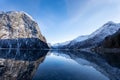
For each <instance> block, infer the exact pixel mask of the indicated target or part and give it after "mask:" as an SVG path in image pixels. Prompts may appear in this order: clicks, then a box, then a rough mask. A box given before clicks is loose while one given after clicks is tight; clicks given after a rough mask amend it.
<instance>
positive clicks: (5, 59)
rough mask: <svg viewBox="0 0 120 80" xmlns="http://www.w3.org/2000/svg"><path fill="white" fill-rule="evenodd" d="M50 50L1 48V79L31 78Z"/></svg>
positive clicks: (18, 79)
mask: <svg viewBox="0 0 120 80" xmlns="http://www.w3.org/2000/svg"><path fill="white" fill-rule="evenodd" d="M47 52H48V51H44V50H19V49H1V50H0V80H31V79H32V77H33V75H34V73H35V72H36V69H37V68H38V66H39V64H40V63H42V62H43V60H44V58H45V55H46V54H47Z"/></svg>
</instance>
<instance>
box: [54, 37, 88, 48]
mask: <svg viewBox="0 0 120 80" xmlns="http://www.w3.org/2000/svg"><path fill="white" fill-rule="evenodd" d="M87 38H88V36H87V35H86V36H79V37H77V38H75V39H73V40H70V41H66V42H63V43H57V44H54V45H52V48H54V49H56V48H60V47H62V46H65V45H68V44H70V45H72V44H74V43H76V42H80V41H83V40H85V39H87Z"/></svg>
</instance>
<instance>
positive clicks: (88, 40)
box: [58, 21, 120, 49]
mask: <svg viewBox="0 0 120 80" xmlns="http://www.w3.org/2000/svg"><path fill="white" fill-rule="evenodd" d="M119 28H120V23H114V22H112V21H109V22H108V23H106V24H104V25H103V26H102V27H101V28H99V29H97V30H96V31H95V32H93V33H91V34H90V35H87V36H80V37H78V38H76V39H74V40H71V41H70V42H69V43H68V44H67V45H63V46H59V45H58V48H59V47H60V48H63V49H65V48H68V49H69V48H70V49H79V48H87V47H91V46H96V45H99V44H100V42H101V41H102V40H103V39H104V38H105V37H106V36H108V35H112V34H114V33H115V32H117V31H118V30H119Z"/></svg>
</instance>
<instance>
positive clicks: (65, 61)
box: [0, 49, 120, 80]
mask: <svg viewBox="0 0 120 80" xmlns="http://www.w3.org/2000/svg"><path fill="white" fill-rule="evenodd" d="M119 61H120V57H119V54H112V55H109V54H103V55H98V54H96V53H89V52H83V51H50V52H48V51H46V50H19V49H8V50H4V49H2V50H0V80H32V79H33V80H93V79H94V80H120V76H119V75H120V69H119V68H120V65H119ZM41 63H42V64H41Z"/></svg>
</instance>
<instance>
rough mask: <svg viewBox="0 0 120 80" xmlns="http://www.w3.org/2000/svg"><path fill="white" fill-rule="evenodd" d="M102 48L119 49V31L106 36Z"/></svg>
mask: <svg viewBox="0 0 120 80" xmlns="http://www.w3.org/2000/svg"><path fill="white" fill-rule="evenodd" d="M101 47H103V48H120V29H119V30H118V31H117V32H116V33H114V34H113V35H109V36H107V37H106V38H105V39H104V40H103V42H102V44H101Z"/></svg>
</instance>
